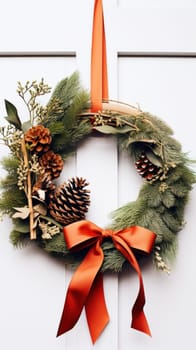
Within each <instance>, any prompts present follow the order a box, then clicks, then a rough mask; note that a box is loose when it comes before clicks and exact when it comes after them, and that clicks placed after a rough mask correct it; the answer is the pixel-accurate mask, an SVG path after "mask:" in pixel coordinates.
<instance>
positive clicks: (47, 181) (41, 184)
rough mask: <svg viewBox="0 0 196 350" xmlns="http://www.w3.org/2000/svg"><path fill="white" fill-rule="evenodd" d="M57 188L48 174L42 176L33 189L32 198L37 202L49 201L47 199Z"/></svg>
mask: <svg viewBox="0 0 196 350" xmlns="http://www.w3.org/2000/svg"><path fill="white" fill-rule="evenodd" d="M55 188H56V186H55V184H54V183H53V182H52V181H51V177H50V176H48V174H46V173H43V174H41V175H40V176H39V177H38V179H37V181H36V183H35V184H34V186H33V188H32V196H33V198H35V199H37V200H42V201H44V202H45V201H47V198H48V196H49V194H50V193H51V192H53V191H54V190H55Z"/></svg>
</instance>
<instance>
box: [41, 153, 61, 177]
mask: <svg viewBox="0 0 196 350" xmlns="http://www.w3.org/2000/svg"><path fill="white" fill-rule="evenodd" d="M39 163H40V165H41V167H42V168H43V169H44V172H45V174H47V176H48V177H49V178H50V179H51V180H52V179H56V178H57V177H59V176H60V173H61V171H62V169H63V159H62V158H61V156H60V155H59V154H56V153H54V152H53V151H48V152H46V153H44V154H43V155H42V156H41V157H40V158H39Z"/></svg>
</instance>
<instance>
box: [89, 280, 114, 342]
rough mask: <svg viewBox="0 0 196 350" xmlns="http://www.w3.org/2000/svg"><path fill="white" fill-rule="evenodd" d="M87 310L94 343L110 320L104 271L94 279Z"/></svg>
mask: <svg viewBox="0 0 196 350" xmlns="http://www.w3.org/2000/svg"><path fill="white" fill-rule="evenodd" d="M85 310H86V318H87V322H88V327H89V332H90V335H91V339H92V342H93V344H94V343H95V342H96V340H97V339H98V337H99V336H100V334H101V333H102V331H103V330H104V328H105V327H106V325H107V323H108V322H109V314H108V311H107V307H106V303H105V297H104V289H103V275H102V273H98V274H97V276H96V278H95V280H94V283H93V285H92V287H91V290H90V293H89V295H88V298H87V301H86V304H85Z"/></svg>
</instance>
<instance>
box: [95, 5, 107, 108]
mask: <svg viewBox="0 0 196 350" xmlns="http://www.w3.org/2000/svg"><path fill="white" fill-rule="evenodd" d="M103 99H105V100H108V78H107V59H106V40H105V28H104V17H103V6H102V0H95V5H94V17H93V33H92V49H91V111H92V112H97V111H100V110H101V109H102V100H103Z"/></svg>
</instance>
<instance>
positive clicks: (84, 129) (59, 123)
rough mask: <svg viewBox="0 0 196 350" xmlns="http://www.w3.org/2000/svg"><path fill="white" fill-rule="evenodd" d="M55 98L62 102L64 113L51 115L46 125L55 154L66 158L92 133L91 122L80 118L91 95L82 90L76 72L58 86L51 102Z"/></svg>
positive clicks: (87, 105)
mask: <svg viewBox="0 0 196 350" xmlns="http://www.w3.org/2000/svg"><path fill="white" fill-rule="evenodd" d="M54 98H56V99H57V100H58V101H60V105H61V109H62V112H61V113H60V114H52V115H49V117H48V118H46V120H45V122H44V125H45V126H46V127H47V128H49V129H50V132H51V134H52V137H53V141H52V148H53V150H54V152H57V153H60V154H61V155H62V157H66V156H67V155H68V154H69V153H70V152H72V151H73V150H74V148H76V146H77V144H78V142H79V141H81V140H82V139H84V137H85V136H86V135H88V134H89V133H90V132H91V125H90V123H89V121H88V120H81V119H80V118H79V115H80V114H81V113H83V112H84V111H85V110H86V109H87V108H88V107H89V94H88V93H87V92H86V91H85V90H84V89H82V88H81V86H80V81H79V75H78V73H77V72H76V73H74V74H72V75H71V76H70V77H69V78H66V79H64V80H62V81H61V82H60V83H59V84H58V85H57V87H56V88H55V90H54V92H53V94H52V97H51V101H52V100H53V99H54ZM49 103H50V102H49Z"/></svg>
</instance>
